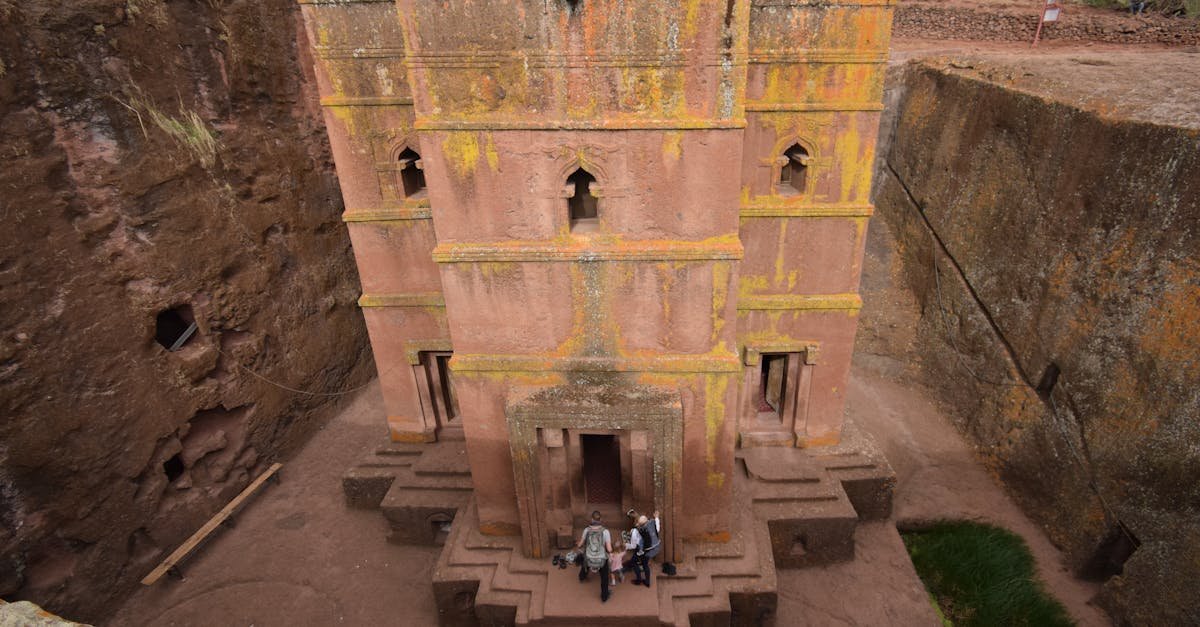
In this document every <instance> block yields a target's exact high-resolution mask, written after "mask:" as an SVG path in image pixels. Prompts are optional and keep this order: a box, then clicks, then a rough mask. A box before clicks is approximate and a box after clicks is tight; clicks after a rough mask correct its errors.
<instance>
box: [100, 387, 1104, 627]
mask: <svg viewBox="0 0 1200 627" xmlns="http://www.w3.org/2000/svg"><path fill="white" fill-rule="evenodd" d="M849 398H850V401H849V408H850V415H851V418H852V419H853V420H855V421H857V422H858V423H859V424H860V425H862V426H864V427H866V429H867V430H868V431H870V432H871V433H872V434H873V435H874V436H875V437H876V438H877V439H878V440H879V442H880V444H881V445H882V446H883V448H884V450H885V451H886V453H887V455H888V458H889V459H890V460H891V462H892V465H893V466H894V467H895V468H896V471H897V473H898V475H899V485H898V486H897V489H896V520H898V521H900V523H901V524H903V522H905V521H913V520H928V519H936V518H959V519H970V520H984V521H989V522H994V523H996V524H999V525H1002V526H1004V527H1006V528H1009V529H1012V530H1013V531H1016V532H1017V533H1019V534H1021V535H1022V536H1023V537H1025V539H1026V541H1027V542H1029V544H1030V546H1031V548H1032V549H1033V551H1034V554H1035V556H1036V557H1037V560H1038V564H1039V570H1040V572H1041V575H1042V577H1043V579H1044V580H1046V581H1047V582H1049V585H1050V588H1051V589H1052V590H1053V591H1054V593H1055V595H1056V596H1058V597H1059V598H1060V599H1061V600H1062V601H1063V602H1064V603H1066V604H1067V605H1068V607H1069V608H1070V609H1071V612H1072V614H1074V615H1075V617H1076V618H1077V620H1078V621H1079V623H1080V624H1081V625H1103V624H1107V620H1106V619H1105V618H1104V616H1103V614H1101V613H1100V612H1099V611H1098V610H1096V609H1095V608H1093V607H1091V606H1089V605H1087V599H1088V598H1090V596H1091V595H1092V594H1093V593H1094V591H1095V590H1094V588H1092V587H1091V586H1090V585H1086V584H1082V583H1080V582H1077V581H1075V580H1074V579H1073V578H1072V577H1070V575H1069V574H1068V573H1066V572H1065V571H1064V570H1063V569H1062V567H1061V565H1060V557H1059V555H1058V552H1057V551H1056V550H1055V549H1054V548H1053V547H1052V546H1051V545H1050V544H1049V542H1048V541H1047V540H1046V539H1045V537H1044V536H1043V535H1042V534H1041V532H1040V531H1039V530H1038V529H1037V527H1036V526H1034V525H1033V524H1032V523H1031V522H1029V520H1028V519H1026V518H1025V516H1024V515H1023V514H1021V512H1020V510H1018V509H1017V507H1016V505H1015V504H1013V502H1012V501H1011V500H1009V499H1008V497H1007V496H1006V495H1005V494H1004V492H1003V490H1002V489H1001V488H1000V487H999V486H998V485H997V483H996V482H995V480H993V478H992V477H991V476H990V475H988V473H987V472H986V471H985V470H984V468H983V467H982V466H980V465H979V464H978V463H977V462H976V461H975V459H974V457H973V454H972V453H971V451H970V449H969V448H968V447H967V446H966V445H965V444H964V443H963V441H962V439H961V438H959V436H958V434H957V433H956V432H955V431H954V428H953V426H951V424H950V422H949V420H947V418H946V417H945V416H943V415H942V414H941V413H939V411H938V409H937V408H936V406H935V405H934V404H933V402H932V401H931V400H930V398H929V397H928V396H927V395H926V394H925V393H924V391H923V390H921V389H919V388H912V387H906V386H902V385H900V384H899V383H896V382H894V381H890V380H888V379H885V378H882V377H880V376H878V375H875V374H872V373H871V372H869V371H867V370H865V369H863V368H858V369H856V371H855V373H854V375H853V377H852V379H851V385H850V397H849ZM382 411H383V410H382V406H381V402H380V397H379V390H378V387H377V386H375V385H372V386H371V387H369V388H367V389H366V390H364V391H363V392H361V393H360V394H359V396H358V397H357V398H356V399H355V401H354V402H353V403H352V404H350V406H349V407H348V408H347V409H346V410H344V411H343V412H342V413H341V414H339V415H338V416H337V417H336V418H335V419H334V420H333V421H331V422H330V423H329V425H327V426H326V428H325V429H324V430H322V431H321V432H320V433H319V434H318V435H317V436H316V437H315V438H313V440H312V441H311V442H309V444H308V445H307V446H306V447H305V448H304V449H303V450H302V451H301V452H300V453H299V454H298V455H297V456H296V458H295V459H292V460H290V461H289V462H288V463H287V465H285V466H284V471H283V482H282V483H281V484H279V485H276V486H270V487H268V488H267V489H266V490H265V491H264V492H263V493H262V494H261V495H260V496H259V498H257V499H256V500H255V501H254V502H253V503H251V504H250V505H249V506H248V507H247V508H246V509H245V510H244V511H243V512H242V514H241V515H240V516H239V517H238V520H237V526H236V527H234V528H233V529H229V530H224V531H221V532H219V533H218V534H217V536H216V537H215V538H214V539H213V540H212V541H211V542H210V543H209V545H208V546H206V547H205V548H203V549H202V550H201V551H200V553H199V554H198V555H197V556H196V557H195V558H194V559H193V560H191V561H190V562H188V563H187V565H186V569H185V571H184V572H185V579H184V580H182V581H175V580H170V579H164V580H163V581H161V582H160V583H158V584H157V585H155V586H153V587H150V588H145V589H142V590H140V591H139V592H138V593H137V594H135V595H134V596H133V597H132V598H131V599H130V600H129V601H128V602H127V603H126V604H125V605H124V607H122V608H121V610H120V611H119V612H118V614H117V615H116V616H115V617H114V618H113V619H112V620H111V621H110V622H109V623H108V624H111V625H122V626H123V625H131V626H133V625H163V626H170V625H180V626H182V625H189V626H191V625H195V626H210V625H254V626H255V627H272V626H276V625H279V626H288V625H338V624H344V625H387V624H405V625H433V624H436V621H437V619H436V616H437V614H436V610H435V608H434V603H433V594H432V591H431V589H430V586H429V579H430V573H431V569H432V567H433V564H434V562H435V561H436V559H437V550H435V549H431V548H419V547H402V546H395V545H391V544H388V543H387V542H385V541H384V533H385V529H384V522H383V519H382V517H380V516H379V514H378V513H376V512H363V511H357V510H351V509H348V508H346V507H345V505H343V502H342V495H341V473H342V472H343V471H344V470H345V469H346V468H347V467H349V466H350V464H351V463H352V461H353V460H354V459H355V458H356V457H357V456H358V455H359V454H360V453H361V451H362V450H364V449H365V448H367V447H369V446H372V445H373V444H375V443H377V442H378V441H379V440H380V438H381V437H382V434H381V433H380V428H379V427H378V425H379V423H380V419H379V417H380V416H381V415H382ZM857 541H858V551H857V559H856V560H855V561H854V562H851V563H847V564H839V565H835V566H830V567H825V568H814V569H807V570H794V571H781V572H780V576H779V583H780V599H779V621H778V624H779V625H798V624H820V625H934V624H936V622H937V619H936V617H935V616H934V614H933V612H932V610H931V609H930V607H929V605H928V601H927V600H926V596H925V591H924V589H923V588H922V587H921V583H920V581H919V580H918V579H917V577H916V574H915V572H914V571H913V567H912V564H911V563H910V562H909V561H908V558H907V555H906V554H905V553H904V547H903V544H902V543H901V542H900V538H899V536H898V534H897V532H896V530H895V527H894V526H893V524H892V523H890V522H886V523H871V524H866V525H863V526H862V527H861V528H860V530H859V532H858V534H857Z"/></svg>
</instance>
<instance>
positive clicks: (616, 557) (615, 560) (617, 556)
mask: <svg viewBox="0 0 1200 627" xmlns="http://www.w3.org/2000/svg"><path fill="white" fill-rule="evenodd" d="M627 533H628V532H622V533H621V538H620V539H619V540H617V541H616V542H613V552H612V553H610V554H609V556H608V579H609V584H610V585H613V586H615V585H617V584H618V583H620V582H623V581H625V553H626V549H627V548H628V547H626V546H625V536H626V534H627Z"/></svg>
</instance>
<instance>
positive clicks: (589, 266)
mask: <svg viewBox="0 0 1200 627" xmlns="http://www.w3.org/2000/svg"><path fill="white" fill-rule="evenodd" d="M301 3H302V4H303V5H304V6H303V13H304V17H305V22H306V26H307V31H308V35H309V38H310V42H311V45H312V49H313V51H314V53H315V56H316V66H317V75H318V78H319V82H320V88H321V93H322V105H323V106H324V110H325V112H326V116H325V118H326V123H327V127H328V132H329V135H330V139H331V143H332V147H333V151H334V157H335V161H336V164H337V171H338V176H339V179H340V181H341V184H342V191H343V195H344V198H345V203H346V213H345V220H346V222H347V223H348V226H349V229H350V234H351V238H352V241H353V245H354V249H355V254H356V258H357V260H358V266H359V273H360V276H361V281H362V288H363V296H362V298H361V300H360V304H361V305H362V307H363V312H364V316H365V317H366V320H367V325H368V329H369V331H370V335H371V343H372V346H373V348H374V353H375V359H376V364H377V367H378V371H379V377H380V380H381V382H382V386H383V393H384V397H385V402H386V406H387V412H388V415H387V424H388V428H389V429H390V433H391V439H392V440H393V441H395V442H398V443H435V442H436V443H437V445H434V446H443V445H447V443H461V442H465V450H466V454H467V458H468V459H469V473H470V486H469V487H470V488H471V490H472V492H473V505H472V508H473V509H472V510H471V511H472V517H471V519H470V520H471V522H470V524H471V526H472V527H473V530H472V533H478V534H480V535H481V536H482V537H511V538H518V537H519V538H520V545H519V547H520V552H521V554H522V555H523V556H524V557H525V558H531V559H532V558H538V557H543V556H548V554H549V552H550V551H551V550H552V549H553V547H555V546H556V545H558V546H561V545H562V544H563V543H564V541H569V540H570V538H571V537H572V536H573V535H574V530H575V529H577V528H578V525H579V524H580V522H581V521H582V519H583V517H584V516H585V515H586V514H587V513H588V512H590V511H591V510H592V509H593V508H601V509H605V511H606V512H607V511H611V512H613V513H614V514H615V513H616V512H620V511H625V510H626V509H627V508H636V509H639V510H642V511H651V510H653V509H658V510H660V511H661V512H662V513H663V518H664V520H665V521H666V524H665V530H664V531H665V533H664V541H665V543H666V547H667V550H666V558H667V559H669V560H674V561H681V560H685V559H686V558H687V555H686V554H687V553H688V551H687V550H686V549H685V543H691V542H698V543H728V542H729V541H730V539H731V538H732V537H733V535H734V533H735V532H736V530H737V527H738V525H739V522H738V516H737V515H736V513H735V508H734V507H733V505H734V490H735V483H736V481H735V478H736V477H737V476H744V475H745V474H746V471H745V470H743V467H742V466H741V465H740V464H741V463H742V462H739V461H736V459H735V458H737V457H738V456H739V453H738V451H739V446H740V447H742V450H744V449H748V448H751V447H785V448H788V449H792V448H800V449H813V448H814V447H826V446H831V445H835V444H837V443H838V442H839V438H840V436H841V434H842V427H843V420H842V413H843V404H844V391H845V388H846V379H847V376H848V372H849V366H850V355H851V349H852V346H853V340H854V333H855V325H856V321H857V312H858V309H859V306H860V300H859V297H858V294H857V290H858V281H859V273H860V267H861V259H862V254H863V245H864V240H865V235H866V225H867V219H868V217H869V216H870V214H871V205H870V204H869V199H868V193H869V190H870V182H871V169H872V161H873V158H874V147H875V137H876V130H877V127H878V122H879V111H880V108H881V105H880V101H881V97H882V82H883V70H884V62H885V60H886V51H887V47H888V38H889V31H890V24H891V7H890V4H889V3H888V2H882V1H881V2H876V1H874V0H856V1H855V2H853V3H850V2H819V3H818V2H804V1H795V0H752V1H751V0H728V1H727V2H701V1H699V0H687V1H679V2H663V1H650V0H492V1H489V2H478V1H475V2H472V1H469V0H448V1H439V2H432V1H423V0H395V1H394V2H393V1H380V0H337V1H333V0H328V1H318V0H301ZM418 474H419V473H418ZM751 474H753V471H751ZM389 489H390V488H389ZM381 498H382V495H381ZM406 503H408V505H409V506H410V507H409V510H405V511H416V509H419V508H417V506H416V505H415V504H412V503H409V502H407V501H406ZM377 504H378V502H377ZM414 508H416V509H414ZM460 510H461V507H458V506H456V507H455V509H454V510H453V511H452V512H451V513H449V514H446V515H444V516H442V518H439V519H437V520H443V519H445V520H448V519H449V518H451V517H454V519H455V521H456V526H457V525H458V523H459V522H460V521H463V520H464V519H463V518H461V517H460V516H459V511H460ZM420 511H425V510H420ZM610 520H611V519H610ZM464 533H465V532H464ZM772 579H773V577H772ZM476 604H477V605H478V604H479V602H478V600H476Z"/></svg>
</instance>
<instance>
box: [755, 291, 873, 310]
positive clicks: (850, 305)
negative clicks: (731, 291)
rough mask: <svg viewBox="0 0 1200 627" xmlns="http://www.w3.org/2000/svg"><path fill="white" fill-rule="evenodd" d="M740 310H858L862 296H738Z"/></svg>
mask: <svg viewBox="0 0 1200 627" xmlns="http://www.w3.org/2000/svg"><path fill="white" fill-rule="evenodd" d="M737 308H738V311H756V310H780V309H783V310H795V311H813V310H824V311H858V310H859V309H862V297H861V296H859V295H858V294H853V293H851V294H755V295H749V296H746V295H743V296H740V297H738V303H737Z"/></svg>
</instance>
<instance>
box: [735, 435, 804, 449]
mask: <svg viewBox="0 0 1200 627" xmlns="http://www.w3.org/2000/svg"><path fill="white" fill-rule="evenodd" d="M795 443H796V434H794V433H792V432H791V431H739V432H738V445H739V446H741V447H742V448H743V449H750V448H759V447H774V446H792V445H793V444H795Z"/></svg>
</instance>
